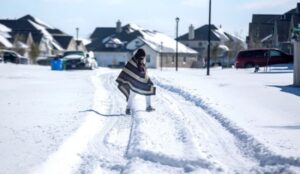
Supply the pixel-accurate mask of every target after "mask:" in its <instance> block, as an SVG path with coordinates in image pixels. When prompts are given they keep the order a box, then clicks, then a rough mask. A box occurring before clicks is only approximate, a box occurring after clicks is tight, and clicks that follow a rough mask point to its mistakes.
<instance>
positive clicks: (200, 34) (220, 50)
mask: <svg viewBox="0 0 300 174" xmlns="http://www.w3.org/2000/svg"><path fill="white" fill-rule="evenodd" d="M210 29H211V50H212V51H211V52H213V54H211V57H212V58H213V60H214V61H216V60H217V58H218V57H219V58H220V57H224V56H225V57H227V56H228V54H227V53H228V51H235V50H233V49H238V48H237V46H240V47H241V48H240V49H244V48H245V44H244V41H242V40H241V39H239V38H237V37H235V36H233V35H231V34H229V33H227V32H225V31H224V30H223V29H222V28H221V27H220V28H218V27H216V26H215V25H211V28H210ZM208 31H209V25H203V26H201V27H199V28H197V29H194V26H193V25H190V27H189V29H188V33H186V34H183V35H182V36H179V37H178V41H179V42H181V43H183V44H184V45H186V46H188V47H190V48H192V49H194V50H196V51H198V53H199V54H198V64H199V65H201V66H203V65H204V60H205V59H206V57H207V47H208ZM238 51H239V50H238ZM235 52H237V51H235ZM231 58H232V57H231Z"/></svg>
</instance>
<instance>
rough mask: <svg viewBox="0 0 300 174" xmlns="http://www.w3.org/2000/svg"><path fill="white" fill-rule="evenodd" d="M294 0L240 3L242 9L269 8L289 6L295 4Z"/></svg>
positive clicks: (265, 0)
mask: <svg viewBox="0 0 300 174" xmlns="http://www.w3.org/2000/svg"><path fill="white" fill-rule="evenodd" d="M295 3H296V0H263V1H262V0H255V1H252V2H247V3H244V4H242V8H244V9H249V10H253V9H270V8H277V7H286V6H287V7H290V6H292V5H295Z"/></svg>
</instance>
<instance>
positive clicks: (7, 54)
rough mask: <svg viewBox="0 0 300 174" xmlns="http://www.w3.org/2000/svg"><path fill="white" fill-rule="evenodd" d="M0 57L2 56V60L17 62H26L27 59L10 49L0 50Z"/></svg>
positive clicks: (27, 61)
mask: <svg viewBox="0 0 300 174" xmlns="http://www.w3.org/2000/svg"><path fill="white" fill-rule="evenodd" d="M0 57H2V59H3V62H4V63H7V62H11V63H17V64H28V63H29V59H28V58H26V57H23V56H21V55H20V54H18V53H17V52H15V51H11V50H0Z"/></svg>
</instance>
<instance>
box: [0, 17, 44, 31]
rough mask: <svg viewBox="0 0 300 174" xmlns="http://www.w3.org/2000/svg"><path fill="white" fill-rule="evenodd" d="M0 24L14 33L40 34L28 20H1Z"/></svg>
mask: <svg viewBox="0 0 300 174" xmlns="http://www.w3.org/2000/svg"><path fill="white" fill-rule="evenodd" d="M0 23H1V24H3V25H5V26H7V27H8V28H10V29H12V30H14V31H35V32H39V30H37V29H36V28H35V27H34V26H33V25H32V24H31V23H30V22H29V21H27V20H20V21H18V20H0Z"/></svg>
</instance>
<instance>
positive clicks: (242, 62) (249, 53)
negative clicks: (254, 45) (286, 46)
mask: <svg viewBox="0 0 300 174" xmlns="http://www.w3.org/2000/svg"><path fill="white" fill-rule="evenodd" d="M292 62H293V55H288V54H286V53H284V52H283V51H281V50H278V49H253V50H244V51H240V52H239V53H238V54H237V57H236V60H235V67H236V68H251V67H255V66H256V67H257V66H268V65H273V64H282V63H292Z"/></svg>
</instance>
